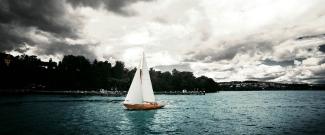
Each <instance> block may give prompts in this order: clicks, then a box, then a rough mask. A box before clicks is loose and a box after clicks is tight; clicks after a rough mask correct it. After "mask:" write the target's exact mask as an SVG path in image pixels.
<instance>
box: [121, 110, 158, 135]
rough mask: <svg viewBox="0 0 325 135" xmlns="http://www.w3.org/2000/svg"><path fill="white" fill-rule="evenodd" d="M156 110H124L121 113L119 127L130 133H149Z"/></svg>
mask: <svg viewBox="0 0 325 135" xmlns="http://www.w3.org/2000/svg"><path fill="white" fill-rule="evenodd" d="M156 111H157V110H149V111H130V110H125V111H124V113H123V118H122V123H123V124H121V127H120V129H121V130H122V131H127V132H128V133H131V134H147V133H150V131H151V127H152V125H153V120H154V119H155V113H156Z"/></svg>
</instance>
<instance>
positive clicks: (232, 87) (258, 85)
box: [218, 81, 325, 91]
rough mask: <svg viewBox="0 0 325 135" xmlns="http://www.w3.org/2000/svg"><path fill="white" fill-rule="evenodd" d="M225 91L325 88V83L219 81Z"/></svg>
mask: <svg viewBox="0 0 325 135" xmlns="http://www.w3.org/2000/svg"><path fill="white" fill-rule="evenodd" d="M218 84H219V86H220V87H221V90H223V91H248V90H325V84H307V83H276V82H259V81H232V82H219V83H218Z"/></svg>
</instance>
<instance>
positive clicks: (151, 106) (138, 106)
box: [123, 103, 165, 110]
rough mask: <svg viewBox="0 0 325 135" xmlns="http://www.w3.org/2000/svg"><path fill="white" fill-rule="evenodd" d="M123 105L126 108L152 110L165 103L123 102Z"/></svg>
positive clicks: (161, 106)
mask: <svg viewBox="0 0 325 135" xmlns="http://www.w3.org/2000/svg"><path fill="white" fill-rule="evenodd" d="M123 105H124V106H125V107H126V109H128V110H153V109H160V108H163V107H164V106H165V105H162V104H158V103H143V104H127V103H123Z"/></svg>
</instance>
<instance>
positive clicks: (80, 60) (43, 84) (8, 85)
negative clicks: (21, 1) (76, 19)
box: [0, 53, 219, 92]
mask: <svg viewBox="0 0 325 135" xmlns="http://www.w3.org/2000/svg"><path fill="white" fill-rule="evenodd" d="M135 71H136V69H132V70H129V69H127V68H125V65H124V63H123V62H121V61H117V62H116V63H115V64H114V66H112V64H111V63H109V62H108V61H97V60H94V61H93V62H90V61H89V60H88V59H86V58H85V57H83V56H73V55H67V56H64V57H63V59H62V61H60V62H58V63H56V62H53V61H52V60H51V59H50V60H49V61H48V62H44V61H41V60H40V59H38V58H37V57H36V56H28V55H22V56H16V57H14V56H12V55H9V54H5V53H0V74H1V76H0V78H1V85H0V89H35V90H98V89H107V90H123V91H125V90H128V88H129V86H130V84H131V81H132V79H133V76H134V74H135ZM150 76H151V81H152V84H153V88H154V90H155V91H171V90H172V91H181V90H183V89H186V90H200V91H202V90H204V91H206V92H214V91H217V90H219V85H218V84H217V83H216V82H214V81H213V80H212V79H211V78H208V77H205V76H201V77H198V78H197V77H195V76H194V75H193V73H192V72H180V71H177V70H176V69H174V70H173V71H172V73H170V72H161V71H155V70H154V69H152V68H151V69H150Z"/></svg>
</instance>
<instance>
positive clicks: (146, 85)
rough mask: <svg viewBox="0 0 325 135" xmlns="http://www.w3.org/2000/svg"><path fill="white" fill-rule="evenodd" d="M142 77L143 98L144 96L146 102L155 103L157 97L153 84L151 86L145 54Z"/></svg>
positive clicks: (143, 56)
mask: <svg viewBox="0 0 325 135" xmlns="http://www.w3.org/2000/svg"><path fill="white" fill-rule="evenodd" d="M141 69H142V72H141V73H142V75H141V79H142V83H141V84H142V85H141V86H142V94H143V95H142V96H143V101H145V102H155V96H154V93H153V89H152V84H151V79H150V74H149V70H148V67H147V61H146V57H145V54H144V52H143V54H142V67H141Z"/></svg>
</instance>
